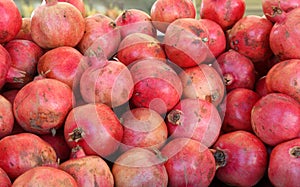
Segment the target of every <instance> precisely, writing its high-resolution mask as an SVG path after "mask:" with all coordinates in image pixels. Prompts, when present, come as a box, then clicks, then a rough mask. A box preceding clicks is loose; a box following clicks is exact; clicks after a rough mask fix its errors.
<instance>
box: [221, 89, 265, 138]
mask: <svg viewBox="0 0 300 187" xmlns="http://www.w3.org/2000/svg"><path fill="white" fill-rule="evenodd" d="M260 98H261V97H260V95H258V94H257V93H256V92H254V91H253V90H250V89H246V88H236V89H234V90H231V91H230V92H229V93H228V94H227V95H226V111H225V117H224V121H223V124H222V130H223V131H224V132H231V131H235V130H245V131H249V132H252V131H253V130H252V126H251V111H252V108H253V106H254V104H255V103H256V102H257V101H258V100H259V99H260Z"/></svg>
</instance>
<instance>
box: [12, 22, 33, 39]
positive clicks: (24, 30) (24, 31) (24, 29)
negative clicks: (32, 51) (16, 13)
mask: <svg viewBox="0 0 300 187" xmlns="http://www.w3.org/2000/svg"><path fill="white" fill-rule="evenodd" d="M15 39H22V40H30V41H32V37H31V18H29V17H23V18H22V26H21V29H20V31H19V32H18V34H17V35H16V36H15Z"/></svg>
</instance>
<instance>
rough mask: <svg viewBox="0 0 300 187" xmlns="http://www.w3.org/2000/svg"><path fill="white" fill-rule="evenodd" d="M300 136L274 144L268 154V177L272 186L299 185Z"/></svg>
mask: <svg viewBox="0 0 300 187" xmlns="http://www.w3.org/2000/svg"><path fill="white" fill-rule="evenodd" d="M299 158H300V138H296V139H293V140H289V141H286V142H283V143H281V144H278V145H276V146H275V147H274V148H273V150H272V152H271V155H270V160H269V167H268V177H269V179H270V181H271V182H272V184H273V185H274V186H286V187H292V186H297V185H299V183H298V179H299V177H300V176H299V174H300V173H299V172H300V171H299V168H300V159H299Z"/></svg>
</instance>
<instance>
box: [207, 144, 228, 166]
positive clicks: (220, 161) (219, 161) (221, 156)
mask: <svg viewBox="0 0 300 187" xmlns="http://www.w3.org/2000/svg"><path fill="white" fill-rule="evenodd" d="M210 151H211V152H212V153H213V155H214V158H215V161H216V169H218V168H220V167H224V166H225V165H226V160H227V159H226V154H225V153H224V151H222V150H220V149H210Z"/></svg>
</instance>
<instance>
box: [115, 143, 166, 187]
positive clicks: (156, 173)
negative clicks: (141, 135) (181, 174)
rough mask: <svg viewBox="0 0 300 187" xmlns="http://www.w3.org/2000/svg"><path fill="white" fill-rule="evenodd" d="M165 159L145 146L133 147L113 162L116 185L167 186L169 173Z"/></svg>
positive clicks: (127, 186)
mask: <svg viewBox="0 0 300 187" xmlns="http://www.w3.org/2000/svg"><path fill="white" fill-rule="evenodd" d="M163 161H164V160H163V159H162V158H160V157H159V156H158V155H156V154H155V153H154V152H152V151H150V150H148V149H144V148H138V147H136V148H132V149H130V150H128V151H126V152H125V153H123V154H121V155H120V156H119V157H118V158H117V159H116V161H115V162H114V164H113V167H112V174H113V176H114V180H115V185H116V186H122V187H132V186H167V185H168V174H167V171H166V168H165V166H164V165H163Z"/></svg>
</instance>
